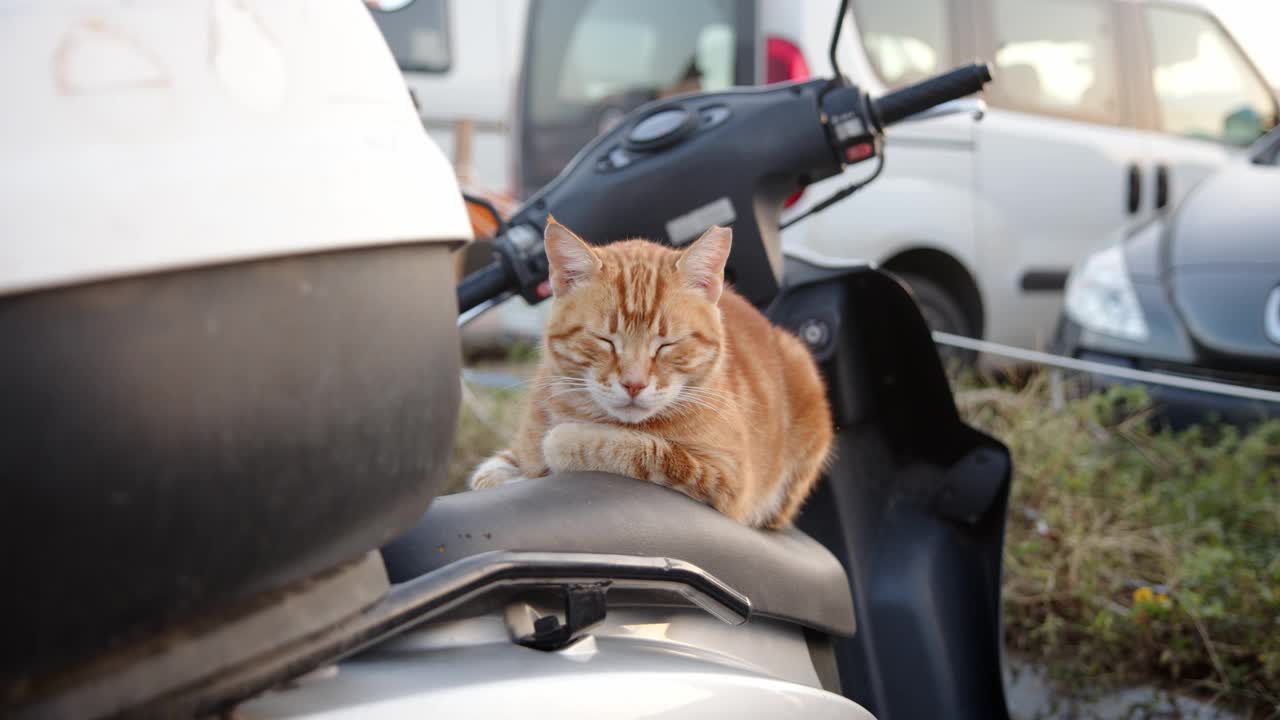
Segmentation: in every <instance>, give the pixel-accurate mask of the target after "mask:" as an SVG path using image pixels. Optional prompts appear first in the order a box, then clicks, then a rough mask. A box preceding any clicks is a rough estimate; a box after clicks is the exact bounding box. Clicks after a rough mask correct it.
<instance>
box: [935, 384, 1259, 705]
mask: <svg viewBox="0 0 1280 720" xmlns="http://www.w3.org/2000/svg"><path fill="white" fill-rule="evenodd" d="M958 385H959V386H961V387H962V389H960V390H959V391H958V392H957V402H958V404H959V405H960V407H961V408H962V412H963V414H964V415H965V416H966V418H967V419H968V421H969V422H971V423H972V424H974V425H976V426H977V427H979V428H981V429H983V430H985V431H987V432H989V433H991V434H992V435H995V436H996V437H998V438H1000V439H1001V440H1002V441H1003V442H1005V443H1006V444H1007V445H1008V446H1009V448H1010V450H1011V451H1012V453H1013V458H1014V472H1015V477H1014V482H1013V496H1012V498H1011V502H1010V512H1009V521H1008V536H1007V541H1006V551H1005V562H1004V573H1005V575H1004V577H1005V583H1004V623H1005V633H1006V643H1007V645H1008V646H1009V647H1011V648H1013V649H1015V650H1019V651H1023V652H1025V653H1027V654H1028V655H1030V656H1032V657H1035V658H1036V659H1038V660H1041V661H1044V662H1046V663H1047V664H1048V670H1049V673H1050V677H1051V679H1053V680H1054V681H1056V682H1057V683H1058V684H1059V685H1061V686H1062V687H1063V688H1064V689H1066V690H1069V691H1077V692H1082V693H1086V694H1087V693H1088V692H1090V691H1096V690H1098V689H1100V688H1103V687H1109V686H1110V687H1114V686H1119V685H1124V684H1134V683H1145V684H1154V685H1158V686H1162V687H1167V688H1173V689H1178V690H1181V691H1189V692H1192V693H1194V694H1197V695H1200V696H1203V697H1206V698H1208V699H1211V700H1214V701H1215V702H1217V703H1218V704H1221V705H1223V706H1226V707H1230V708H1232V709H1234V710H1236V711H1240V712H1244V713H1246V714H1247V715H1249V716H1251V717H1280V494H1278V491H1280V421H1271V422H1267V423H1262V424H1259V425H1257V426H1255V427H1253V428H1251V429H1249V430H1247V431H1239V430H1237V429H1236V428H1233V427H1229V426H1222V425H1215V426H1204V427H1195V428H1191V429H1188V430H1185V431H1182V432H1176V433H1175V432H1170V431H1163V430H1156V429H1153V426H1152V423H1150V422H1148V418H1149V414H1150V410H1151V405H1150V402H1149V400H1148V399H1147V397H1146V395H1145V394H1144V393H1143V392H1142V391H1141V390H1139V389H1135V388H1115V389H1111V390H1109V391H1107V392H1104V393H1101V394H1095V395H1087V396H1084V397H1077V398H1076V399H1064V398H1065V397H1069V396H1070V393H1062V394H1058V393H1056V392H1054V390H1055V388H1054V387H1053V383H1052V382H1050V379H1049V376H1048V375H1044V374H1041V375H1033V376H1031V377H1029V378H1021V379H1019V383H1018V384H1016V385H1013V386H1008V385H1006V386H984V385H983V384H981V383H978V384H975V383H973V382H972V381H969V382H963V383H959V384H958Z"/></svg>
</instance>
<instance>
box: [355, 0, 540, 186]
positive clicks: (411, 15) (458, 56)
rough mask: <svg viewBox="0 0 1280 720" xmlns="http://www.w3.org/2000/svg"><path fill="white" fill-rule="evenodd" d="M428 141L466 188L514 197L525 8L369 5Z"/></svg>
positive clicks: (452, 1) (396, 1)
mask: <svg viewBox="0 0 1280 720" xmlns="http://www.w3.org/2000/svg"><path fill="white" fill-rule="evenodd" d="M367 4H368V5H369V8H370V11H371V12H372V14H373V18H374V20H375V21H376V22H377V23H378V27H379V28H380V29H381V30H382V34H383V36H384V37H385V38H386V39H387V44H388V45H389V46H390V47H391V51H392V53H393V54H394V55H395V56H396V62H397V63H399V65H400V69H401V71H402V72H403V73H404V77H405V80H406V82H407V83H408V85H409V87H410V89H411V90H412V91H413V95H414V100H415V102H416V103H417V105H418V113H419V115H420V116H421V117H422V122H423V125H425V126H426V129H427V132H428V133H429V134H430V135H431V138H432V139H433V140H435V141H436V143H437V144H439V145H440V147H441V149H442V150H444V152H445V153H446V154H447V155H448V156H449V157H450V158H452V159H453V160H454V166H455V168H456V170H457V173H458V175H459V178H460V179H461V180H462V181H463V184H464V185H466V186H468V187H471V188H476V189H484V190H485V191H488V192H497V193H506V194H510V193H512V191H513V188H514V183H513V178H512V175H511V165H512V162H511V161H512V155H511V146H510V137H511V118H512V102H513V94H514V89H515V84H516V79H517V77H518V76H519V62H520V57H521V48H522V46H523V42H524V31H525V12H526V9H527V7H528V2H527V0H465V1H464V0H412V1H411V0H376V1H375V0H367Z"/></svg>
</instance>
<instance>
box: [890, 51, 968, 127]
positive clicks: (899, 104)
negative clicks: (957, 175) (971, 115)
mask: <svg viewBox="0 0 1280 720" xmlns="http://www.w3.org/2000/svg"><path fill="white" fill-rule="evenodd" d="M989 82H991V69H990V68H989V67H988V66H987V64H986V63H969V64H968V65H963V66H961V67H958V68H956V69H955V70H952V71H951V72H948V73H944V74H942V75H939V76H937V77H933V78H929V79H928V80H922V81H920V82H918V83H916V84H914V85H908V86H907V87H904V88H902V89H901V90H895V91H894V92H891V93H887V94H885V95H882V96H880V97H878V98H876V99H874V100H872V101H871V107H872V112H873V113H874V114H875V116H876V120H877V121H878V122H879V123H880V127H885V126H888V125H892V124H893V123H896V122H898V121H899V120H902V119H904V118H907V117H910V116H912V115H915V114H916V113H918V112H924V111H925V110H928V109H929V108H931V107H933V106H935V105H941V104H942V103H944V102H948V101H950V100H956V99H959V98H962V97H964V96H966V95H972V94H973V93H976V92H978V91H979V90H981V89H982V86H983V85H986V84H987V83H989Z"/></svg>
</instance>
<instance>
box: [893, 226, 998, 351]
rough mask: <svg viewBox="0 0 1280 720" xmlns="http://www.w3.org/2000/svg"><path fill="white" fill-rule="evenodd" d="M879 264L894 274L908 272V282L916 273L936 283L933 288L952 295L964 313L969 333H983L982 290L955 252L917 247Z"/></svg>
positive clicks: (933, 283) (979, 334)
mask: <svg viewBox="0 0 1280 720" xmlns="http://www.w3.org/2000/svg"><path fill="white" fill-rule="evenodd" d="M880 266H881V267H882V268H884V269H885V270H888V271H889V272H891V273H893V274H895V275H900V276H905V277H904V278H903V279H904V281H906V282H907V285H911V283H910V279H911V278H913V277H914V278H922V279H923V280H925V281H927V283H928V284H929V285H933V286H935V287H934V288H932V289H933V290H938V291H941V292H942V293H943V294H944V295H945V296H946V297H947V298H950V300H951V301H952V302H953V303H954V304H955V306H956V307H957V309H958V310H959V312H960V313H961V314H963V316H964V319H965V321H966V324H967V325H968V330H969V333H970V334H972V336H973V337H977V338H981V337H983V333H984V331H985V329H986V312H985V310H984V309H983V305H982V293H981V291H979V290H978V283H977V281H976V280H974V277H973V274H972V273H970V272H969V269H968V268H967V267H965V265H964V263H962V262H960V261H959V260H958V259H956V258H955V256H953V255H951V254H950V253H947V252H944V251H942V250H937V249H935V248H928V247H917V248H912V249H910V250H905V251H903V252H900V253H898V254H896V255H894V256H892V257H891V258H889V259H888V260H886V261H884V262H882V263H881V264H880ZM921 289H922V290H924V289H925V288H923V287H922V288H921Z"/></svg>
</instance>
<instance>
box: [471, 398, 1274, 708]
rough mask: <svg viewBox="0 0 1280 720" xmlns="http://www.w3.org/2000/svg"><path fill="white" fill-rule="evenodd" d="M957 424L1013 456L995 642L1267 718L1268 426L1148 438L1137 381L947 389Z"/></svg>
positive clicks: (489, 418) (513, 410) (1092, 681)
mask: <svg viewBox="0 0 1280 720" xmlns="http://www.w3.org/2000/svg"><path fill="white" fill-rule="evenodd" d="M955 386H956V388H957V393H956V400H957V405H958V406H959V407H960V410H961V413H962V414H963V415H964V416H965V418H966V420H967V421H968V422H970V423H971V424H973V425H975V426H976V427H978V428H981V429H983V430H984V431H986V432H989V433H991V434H992V435H994V436H996V437H998V438H999V439H1000V440H1002V441H1003V442H1005V443H1006V444H1007V445H1008V446H1009V448H1010V450H1011V452H1012V453H1013V458H1014V472H1015V477H1014V483H1013V495H1012V498H1011V500H1010V512H1009V520H1008V536H1007V539H1006V545H1005V548H1006V549H1005V562H1004V623H1005V635H1006V645H1007V646H1008V647H1009V648H1010V649H1012V650H1014V651H1018V652H1021V653H1025V654H1026V655H1028V656H1030V657H1032V658H1034V659H1035V660H1036V661H1037V662H1042V663H1045V664H1046V666H1047V670H1048V672H1049V676H1050V679H1051V680H1053V681H1054V682H1055V683H1056V684H1057V685H1059V686H1060V687H1061V688H1062V689H1063V690H1065V691H1067V692H1071V693H1077V694H1081V695H1086V696H1087V695H1089V694H1092V693H1096V692H1098V691H1101V690H1103V689H1107V688H1111V687H1118V686H1122V685H1129V684H1150V685H1156V686H1158V687H1163V688H1170V689H1176V690H1178V691H1181V692H1190V693H1193V694H1196V695H1199V696H1201V697H1204V698H1208V699H1211V700H1213V701H1214V702H1216V703H1217V704H1219V705H1222V706H1224V707H1229V708H1231V709H1233V710H1235V711H1238V712H1243V713H1244V714H1246V715H1248V716H1250V717H1280V421H1272V422H1268V423H1264V424H1260V425H1258V426H1256V427H1253V428H1251V429H1250V430H1248V431H1244V432H1242V431H1238V430H1236V429H1235V428H1232V427H1228V426H1205V427H1197V428H1192V429H1190V430H1186V431H1183V432H1178V433H1173V432H1168V431H1160V430H1155V429H1153V428H1152V425H1151V423H1149V422H1148V417H1149V414H1150V410H1151V407H1150V402H1149V401H1148V399H1147V397H1146V396H1145V394H1144V393H1142V392H1141V391H1140V390H1137V389H1129V388H1118V389H1112V390H1110V391H1108V392H1105V393H1102V394H1096V395H1087V396H1083V397H1075V398H1074V399H1072V397H1071V393H1069V392H1063V393H1059V392H1056V391H1055V387H1054V385H1053V383H1052V382H1051V381H1050V376H1048V375H1045V374H1029V375H1021V376H1018V377H1012V378H1009V377H1006V378H1003V379H1002V380H1001V381H1000V382H992V381H990V380H977V379H974V378H973V377H968V378H964V379H961V380H958V381H957V382H956V383H955ZM523 396H524V392H523V390H521V389H508V390H497V389H486V388H483V387H479V386H475V385H473V386H472V387H471V388H470V390H469V396H468V397H467V398H466V401H465V402H464V403H463V410H462V420H461V424H460V427H459V433H458V444H457V448H456V450H455V452H454V455H453V458H452V460H451V466H450V480H451V483H452V485H453V487H454V488H461V487H462V484H463V481H464V480H465V477H466V474H467V473H468V472H469V471H470V470H471V468H473V467H474V466H475V464H476V463H478V462H479V461H480V460H482V459H483V458H484V457H486V456H487V455H489V454H490V453H492V452H493V451H495V450H497V449H499V448H501V447H503V446H505V444H506V442H507V440H508V439H509V438H510V437H511V435H512V434H513V433H514V431H515V425H516V423H517V422H518V421H519V412H520V409H521V406H522V403H523V399H524V397H523Z"/></svg>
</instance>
